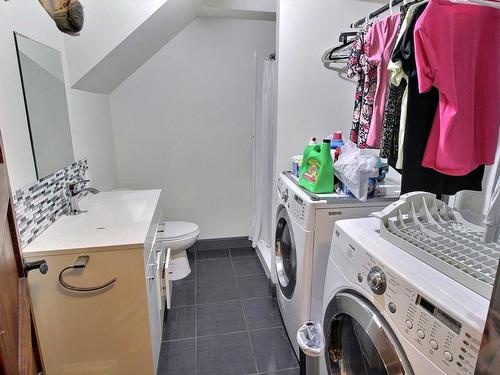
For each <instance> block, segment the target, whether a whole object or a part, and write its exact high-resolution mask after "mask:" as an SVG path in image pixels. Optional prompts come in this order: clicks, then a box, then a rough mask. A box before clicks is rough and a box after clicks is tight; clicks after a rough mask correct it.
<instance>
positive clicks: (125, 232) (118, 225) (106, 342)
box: [23, 190, 168, 375]
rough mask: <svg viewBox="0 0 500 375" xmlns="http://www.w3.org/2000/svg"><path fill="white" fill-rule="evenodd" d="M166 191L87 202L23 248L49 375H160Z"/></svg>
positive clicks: (107, 196)
mask: <svg viewBox="0 0 500 375" xmlns="http://www.w3.org/2000/svg"><path fill="white" fill-rule="evenodd" d="M160 195H161V191H160V190H142V191H116V192H104V193H99V194H97V195H90V196H87V197H84V198H83V199H82V200H81V201H80V208H81V209H82V211H83V212H82V213H81V214H79V215H75V216H62V217H61V218H59V219H58V220H57V221H56V222H55V223H54V224H53V225H51V226H50V227H49V228H48V229H47V230H46V231H45V232H43V233H42V234H41V235H40V236H39V237H37V238H36V239H35V240H34V241H33V242H32V243H30V244H29V245H28V246H27V247H26V248H25V249H24V250H23V253H24V257H25V260H26V261H36V260H41V259H45V260H46V262H47V264H48V273H47V274H45V275H42V274H41V273H39V272H31V273H30V274H29V278H28V280H29V285H30V290H31V298H32V302H33V311H34V316H35V322H36V326H37V330H38V333H39V339H40V345H41V350H42V355H43V359H44V363H45V369H46V373H47V374H49V375H52V374H82V375H83V374H86V375H89V374H134V375H135V374H156V370H157V363H158V357H159V351H160V344H161V334H162V324H163V312H164V308H165V298H164V295H165V293H166V292H165V287H166V286H167V287H168V272H167V271H166V267H168V260H167V258H168V254H165V251H164V250H162V249H161V248H159V246H157V245H155V238H156V233H157V227H158V224H159V222H160V216H161V214H160V209H159V205H158V202H159V199H160Z"/></svg>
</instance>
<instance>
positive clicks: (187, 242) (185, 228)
mask: <svg viewBox="0 0 500 375" xmlns="http://www.w3.org/2000/svg"><path fill="white" fill-rule="evenodd" d="M199 235H200V229H199V228H198V225H196V224H194V223H188V222H185V221H166V222H163V223H161V224H160V225H159V226H158V234H157V240H158V241H159V242H160V243H161V247H162V248H163V249H165V250H167V249H170V264H169V268H170V269H171V273H170V276H169V278H170V280H172V281H175V280H180V279H183V278H185V277H186V276H188V275H189V274H190V273H191V267H190V266H189V261H188V257H187V253H186V250H187V249H189V248H190V247H191V246H193V245H194V243H195V242H196V240H197V239H198V236H199Z"/></svg>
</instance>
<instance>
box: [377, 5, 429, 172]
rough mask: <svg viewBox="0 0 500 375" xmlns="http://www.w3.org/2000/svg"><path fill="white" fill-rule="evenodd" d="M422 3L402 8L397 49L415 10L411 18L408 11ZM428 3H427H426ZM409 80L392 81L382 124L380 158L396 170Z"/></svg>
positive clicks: (389, 67) (391, 62) (411, 14)
mask: <svg viewBox="0 0 500 375" xmlns="http://www.w3.org/2000/svg"><path fill="white" fill-rule="evenodd" d="M420 2H422V0H414V1H411V2H409V3H407V4H404V5H402V6H401V13H400V14H401V16H400V22H399V27H398V32H397V35H398V38H397V41H396V47H397V44H398V43H399V41H400V40H401V37H402V35H403V33H404V31H405V30H406V29H407V27H408V25H409V21H410V20H411V19H412V18H413V14H414V9H415V7H414V8H413V10H412V12H411V13H410V16H409V18H407V15H408V11H409V9H410V7H411V6H413V5H414V4H418V3H420ZM425 2H427V1H425ZM395 49H396V48H395ZM393 66H394V65H393V60H392V57H391V60H390V61H389V65H388V69H389V72H390V75H391V74H392V69H391V67H393ZM406 86H407V80H401V81H400V82H399V84H398V85H395V84H393V82H392V81H391V82H390V83H389V93H388V94H387V102H386V105H385V111H384V120H383V122H382V139H381V141H380V157H381V158H387V162H388V163H389V165H390V166H391V167H393V168H396V169H401V165H402V153H401V155H399V157H400V158H401V165H400V166H399V168H397V167H396V163H397V160H398V151H399V149H400V148H399V131H400V126H401V122H402V123H403V124H402V125H403V126H404V124H405V123H406V104H405V118H404V119H403V120H402V119H401V106H402V102H403V95H404V93H405V91H406ZM403 139H404V134H403V136H402V138H401V141H403Z"/></svg>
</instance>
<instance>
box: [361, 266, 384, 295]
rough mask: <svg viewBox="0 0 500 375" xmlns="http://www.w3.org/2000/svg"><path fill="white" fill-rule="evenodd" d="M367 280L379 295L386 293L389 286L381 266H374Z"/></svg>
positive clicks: (373, 290)
mask: <svg viewBox="0 0 500 375" xmlns="http://www.w3.org/2000/svg"><path fill="white" fill-rule="evenodd" d="M366 281H367V282H368V286H369V287H370V289H371V290H372V292H373V293H375V294H378V295H381V294H384V292H385V290H386V288H387V281H386V279H385V274H384V271H382V270H381V269H380V268H379V267H372V269H371V270H370V272H369V273H368V276H367V277H366Z"/></svg>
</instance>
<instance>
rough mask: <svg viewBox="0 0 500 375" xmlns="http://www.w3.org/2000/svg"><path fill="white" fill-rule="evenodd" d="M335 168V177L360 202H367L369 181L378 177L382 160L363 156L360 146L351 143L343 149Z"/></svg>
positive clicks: (376, 157) (371, 156)
mask: <svg viewBox="0 0 500 375" xmlns="http://www.w3.org/2000/svg"><path fill="white" fill-rule="evenodd" d="M333 166H334V169H335V175H336V176H337V177H338V178H339V179H340V180H341V181H342V182H343V183H344V184H345V185H346V186H347V188H348V189H349V190H350V191H351V193H352V194H353V195H354V196H355V197H356V198H358V199H359V200H360V201H363V202H364V201H366V198H367V196H368V179H369V178H371V177H378V175H379V167H380V158H379V157H378V156H374V155H363V154H362V152H361V150H360V149H359V148H358V146H357V145H356V144H355V143H353V142H350V141H349V142H347V143H346V144H345V145H344V146H342V147H341V153H340V156H339V158H338V160H337V161H336V162H335V163H334V164H333Z"/></svg>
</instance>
